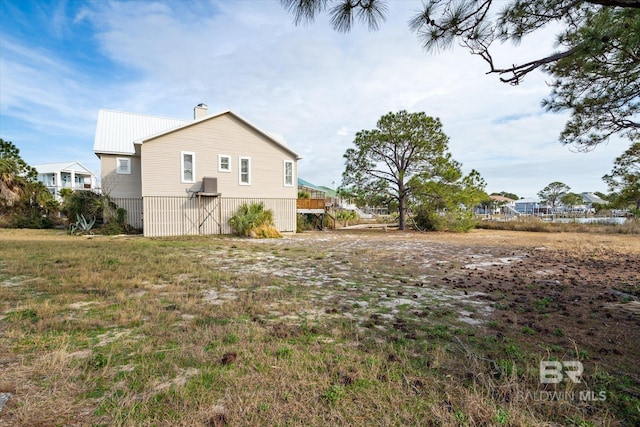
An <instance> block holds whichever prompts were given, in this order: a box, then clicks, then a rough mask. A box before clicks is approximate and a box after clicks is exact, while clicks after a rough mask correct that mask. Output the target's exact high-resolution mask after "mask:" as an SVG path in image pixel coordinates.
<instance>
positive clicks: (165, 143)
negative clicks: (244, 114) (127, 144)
mask: <svg viewBox="0 0 640 427" xmlns="http://www.w3.org/2000/svg"><path fill="white" fill-rule="evenodd" d="M181 151H190V152H193V153H195V158H196V163H195V169H196V173H197V175H196V182H195V184H186V183H182V182H181V161H182V160H181V156H180V152H181ZM219 154H225V155H230V156H231V172H230V173H229V172H218V155H219ZM141 157H142V159H143V160H142V195H143V196H144V197H145V198H146V197H160V196H164V197H185V196H187V195H188V194H189V192H190V191H198V190H200V188H201V186H202V178H203V177H217V178H218V192H220V193H221V194H222V196H223V197H240V198H266V199H271V198H282V199H289V198H290V199H295V198H296V197H297V188H295V187H285V186H284V184H283V173H284V170H283V161H284V160H291V161H293V163H294V182H295V180H296V177H297V168H296V163H297V162H296V158H295V155H293V154H292V153H290V152H288V151H287V150H285V149H284V148H283V147H281V146H279V145H278V144H276V143H274V142H273V141H271V140H270V139H269V138H267V137H265V136H264V135H262V134H261V133H259V132H257V131H256V130H255V129H253V128H252V127H250V126H248V125H247V124H245V123H244V122H242V121H240V120H238V119H236V118H235V117H234V116H233V115H231V114H223V115H220V116H216V117H213V118H212V119H210V120H205V121H202V122H199V123H196V124H194V125H193V126H189V127H186V128H182V129H180V130H178V131H176V132H171V133H168V134H166V135H162V136H160V137H158V138H154V139H152V140H149V141H145V142H144V143H143V145H142V150H141ZM240 157H249V158H251V185H239V173H238V168H239V160H238V159H239V158H240ZM113 167H115V164H114V166H113ZM132 172H133V171H132ZM294 211H295V207H294ZM145 212H148V210H147V209H146V208H145Z"/></svg>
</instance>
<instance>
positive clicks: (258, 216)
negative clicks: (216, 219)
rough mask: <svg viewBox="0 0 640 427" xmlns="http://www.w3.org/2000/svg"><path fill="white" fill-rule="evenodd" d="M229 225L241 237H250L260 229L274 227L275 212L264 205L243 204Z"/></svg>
mask: <svg viewBox="0 0 640 427" xmlns="http://www.w3.org/2000/svg"><path fill="white" fill-rule="evenodd" d="M229 225H231V227H232V228H233V230H234V233H235V234H237V235H239V236H249V235H251V232H252V231H255V229H257V228H259V227H271V226H273V212H272V211H271V210H269V209H265V208H264V204H263V203H251V204H247V203H244V204H242V205H241V206H240V207H239V208H238V211H237V212H236V213H235V214H234V215H233V216H232V217H231V218H230V219H229Z"/></svg>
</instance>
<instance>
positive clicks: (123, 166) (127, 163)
mask: <svg viewBox="0 0 640 427" xmlns="http://www.w3.org/2000/svg"><path fill="white" fill-rule="evenodd" d="M116 173H119V174H124V175H130V174H131V159H128V158H126V157H117V158H116Z"/></svg>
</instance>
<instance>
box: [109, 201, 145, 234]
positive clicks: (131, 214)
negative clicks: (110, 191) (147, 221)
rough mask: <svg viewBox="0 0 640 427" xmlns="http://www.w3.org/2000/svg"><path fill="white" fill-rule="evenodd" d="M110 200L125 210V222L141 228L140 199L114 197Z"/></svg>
mask: <svg viewBox="0 0 640 427" xmlns="http://www.w3.org/2000/svg"><path fill="white" fill-rule="evenodd" d="M111 201H112V202H113V203H115V204H116V206H117V207H119V208H123V209H124V210H126V211H127V224H129V225H130V226H132V227H133V228H136V229H138V230H142V199H141V198H135V199H114V198H112V199H111Z"/></svg>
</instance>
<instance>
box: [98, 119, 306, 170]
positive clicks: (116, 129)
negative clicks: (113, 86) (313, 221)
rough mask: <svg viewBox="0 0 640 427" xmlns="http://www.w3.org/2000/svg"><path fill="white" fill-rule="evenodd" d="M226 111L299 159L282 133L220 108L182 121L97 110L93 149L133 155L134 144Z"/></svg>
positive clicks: (100, 151) (107, 152)
mask: <svg viewBox="0 0 640 427" xmlns="http://www.w3.org/2000/svg"><path fill="white" fill-rule="evenodd" d="M225 114H231V115H232V116H234V117H236V118H237V119H238V120H240V121H242V122H244V123H245V124H247V125H249V126H250V127H252V128H253V129H255V130H256V131H258V132H259V133H261V134H262V135H264V136H265V137H267V138H268V139H270V140H271V141H273V142H274V143H275V144H277V145H279V146H281V147H282V148H284V149H285V150H286V151H288V152H290V153H291V154H293V155H294V156H296V158H297V159H300V156H298V154H296V153H295V152H294V151H293V150H291V148H289V146H288V145H287V143H286V141H285V140H284V137H282V135H280V134H277V133H273V132H265V131H263V130H262V129H260V128H258V127H257V126H255V125H253V124H252V123H251V122H249V121H248V120H246V119H244V118H243V117H240V116H239V115H237V114H236V113H234V112H232V111H223V112H221V113H218V114H213V115H208V116H204V117H201V118H199V119H196V120H182V119H170V118H167V117H157V116H148V115H145V114H136V113H124V112H121V111H113V110H100V111H99V112H98V124H97V127H96V136H95V140H94V143H93V151H94V152H95V153H96V154H97V153H101V154H128V155H131V154H135V152H136V150H135V144H142V143H144V142H146V141H149V140H152V139H154V138H157V137H159V136H162V135H166V134H168V133H171V132H174V131H178V130H180V129H183V128H186V127H189V126H192V125H195V124H197V123H200V122H203V121H206V120H211V119H215V118H216V117H220V116H222V115H225Z"/></svg>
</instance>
